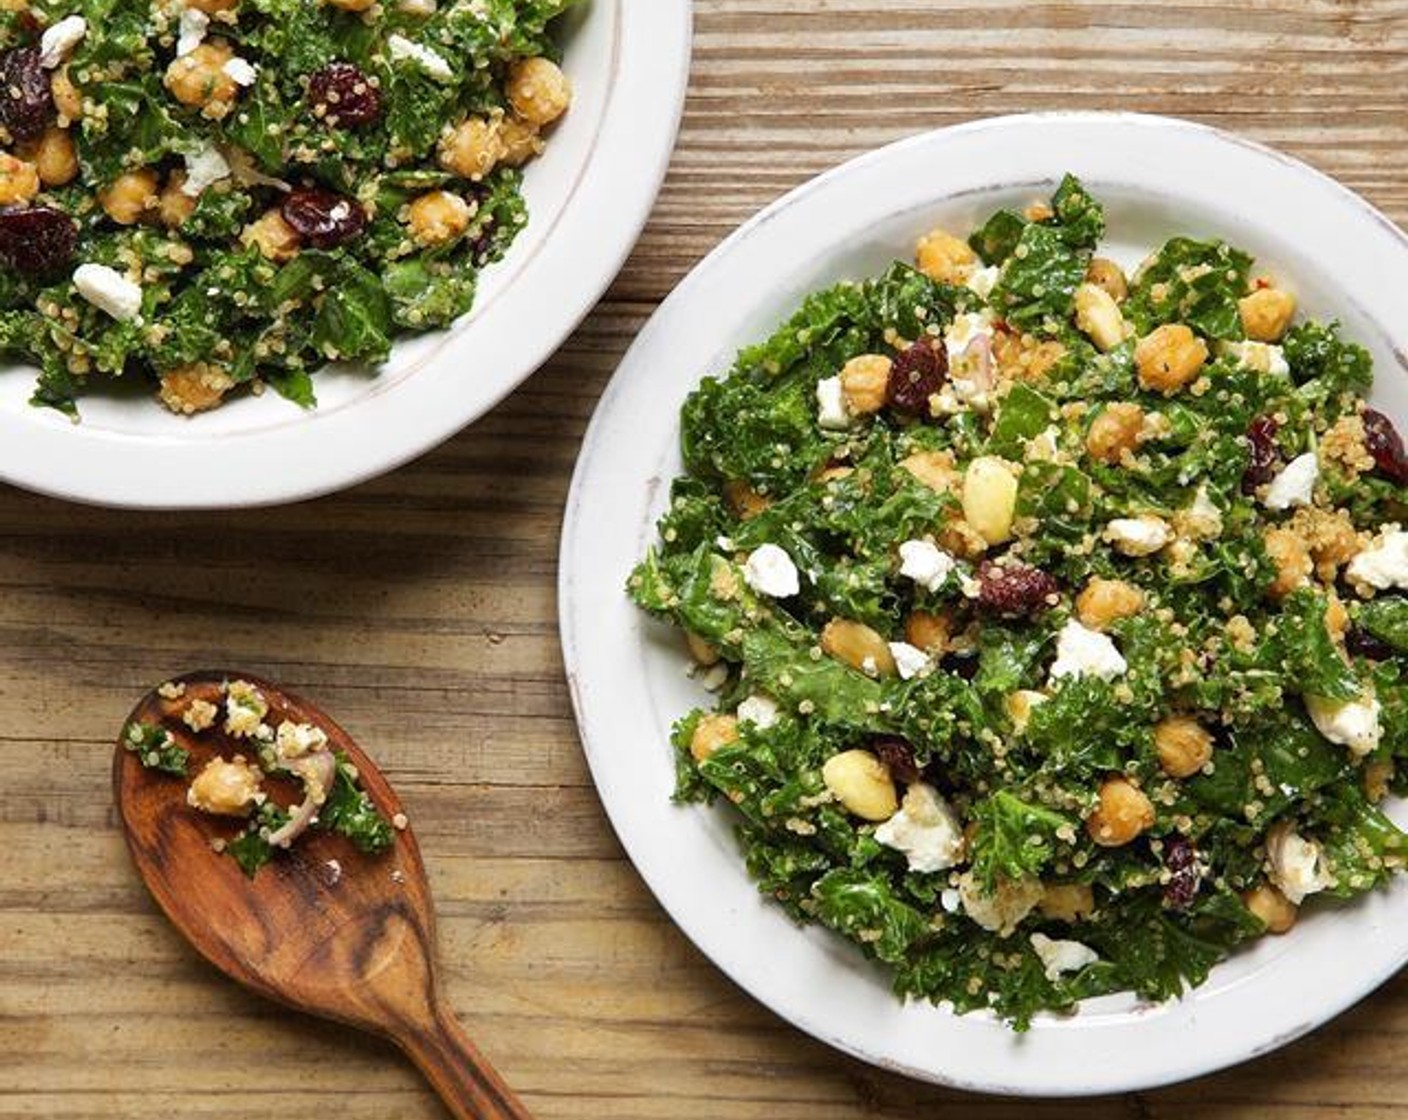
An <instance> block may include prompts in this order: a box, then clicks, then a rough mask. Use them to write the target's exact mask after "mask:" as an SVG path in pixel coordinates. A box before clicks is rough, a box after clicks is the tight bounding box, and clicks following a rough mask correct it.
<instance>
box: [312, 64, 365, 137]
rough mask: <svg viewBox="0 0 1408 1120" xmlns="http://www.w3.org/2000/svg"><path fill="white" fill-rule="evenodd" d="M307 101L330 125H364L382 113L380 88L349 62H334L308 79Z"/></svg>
mask: <svg viewBox="0 0 1408 1120" xmlns="http://www.w3.org/2000/svg"><path fill="white" fill-rule="evenodd" d="M308 104H309V106H310V107H311V108H312V110H313V115H314V116H315V117H317V118H318V119H319V120H321V121H322V122H323V123H324V124H326V125H328V126H329V127H330V128H362V127H364V126H366V125H369V124H373V123H374V122H375V121H376V120H377V119H378V118H379V117H380V116H381V91H380V90H379V89H377V87H376V86H374V85H372V83H371V79H370V78H368V77H367V76H366V75H365V74H364V73H362V71H361V70H359V69H358V68H357V67H356V66H353V65H352V63H350V62H334V63H332V64H331V65H329V66H325V67H324V68H323V69H321V70H319V71H318V72H317V73H316V74H314V75H313V76H312V77H311V78H309V79H308Z"/></svg>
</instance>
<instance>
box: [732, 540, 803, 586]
mask: <svg viewBox="0 0 1408 1120" xmlns="http://www.w3.org/2000/svg"><path fill="white" fill-rule="evenodd" d="M743 578H744V580H746V581H747V583H748V586H749V587H751V588H752V589H753V590H754V591H756V592H757V593H758V594H759V595H768V596H771V597H772V598H774V599H789V598H791V597H792V596H793V595H795V594H797V592H799V591H801V590H802V584H801V581H800V580H799V579H798V578H797V565H796V564H794V563H792V557H790V556H788V555H787V553H786V552H785V551H784V550H783V549H781V548H778V546H777V545H775V544H762V545H759V546H758V547H757V548H755V549H754V550H753V551H752V553H751V554H750V555H749V557H748V559H747V561H746V562H745V563H744V565H743Z"/></svg>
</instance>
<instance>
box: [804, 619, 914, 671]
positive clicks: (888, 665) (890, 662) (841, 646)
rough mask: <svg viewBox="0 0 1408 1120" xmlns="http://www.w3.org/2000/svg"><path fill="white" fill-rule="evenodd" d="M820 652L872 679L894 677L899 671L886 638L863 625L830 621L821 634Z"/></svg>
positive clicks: (845, 621) (835, 620) (860, 623)
mask: <svg viewBox="0 0 1408 1120" xmlns="http://www.w3.org/2000/svg"><path fill="white" fill-rule="evenodd" d="M821 649H822V652H823V653H826V654H829V655H830V656H832V657H834V658H836V659H837V660H838V661H844V662H845V663H846V664H847V665H849V666H850V667H851V668H852V669H859V670H860V671H861V672H862V673H866V674H868V675H870V676H872V677H875V676H882V677H893V676H894V675H895V673H896V672H898V670H897V669H896V668H895V659H894V656H893V655H892V654H891V653H890V647H889V645H888V644H887V643H886V642H885V639H884V638H882V637H881V636H880V635H879V634H877V633H876V632H875V631H874V630H872V629H871V628H870V627H869V626H866V625H865V624H864V623H863V622H853V621H851V620H850V619H848V618H833V619H832V620H831V621H830V622H828V623H827V624H826V626H825V627H824V628H823V630H822V631H821Z"/></svg>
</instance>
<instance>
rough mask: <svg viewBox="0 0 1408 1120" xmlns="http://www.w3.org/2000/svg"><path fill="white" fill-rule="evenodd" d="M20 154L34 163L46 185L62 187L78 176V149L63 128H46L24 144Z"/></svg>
mask: <svg viewBox="0 0 1408 1120" xmlns="http://www.w3.org/2000/svg"><path fill="white" fill-rule="evenodd" d="M20 155H21V157H22V158H24V159H26V160H28V161H29V162H30V163H33V164H34V169H35V170H36V171H37V172H38V173H39V181H40V182H41V183H43V184H44V186H46V187H62V186H64V185H65V184H66V183H71V182H73V180H74V179H76V178H77V177H78V150H77V149H76V148H75V147H74V145H73V136H72V135H71V134H70V133H69V131H68V130H67V129H65V128H55V127H50V128H46V129H45V130H44V135H43V136H41V137H39V139H38V140H35V141H32V142H31V143H29V144H26V145H24V147H23V148H22V149H21V150H20Z"/></svg>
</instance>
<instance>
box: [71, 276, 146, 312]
mask: <svg viewBox="0 0 1408 1120" xmlns="http://www.w3.org/2000/svg"><path fill="white" fill-rule="evenodd" d="M73 286H74V288H76V289H77V291H78V294H79V295H81V296H82V297H83V298H84V299H86V300H87V301H88V302H89V303H91V304H92V305H93V306H94V307H96V308H97V309H98V310H99V311H106V312H107V313H108V314H109V315H111V316H112V317H113V318H114V319H117V320H120V321H126V320H128V319H135V318H136V317H137V316H138V314H139V313H140V312H141V310H142V288H141V285H139V284H134V283H132V281H131V280H129V279H127V277H125V276H123V275H122V273H120V272H118V271H117V270H116V269H113V268H109V267H108V266H107V265H105V264H81V265H79V266H78V267H77V268H75V269H74V270H73Z"/></svg>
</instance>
